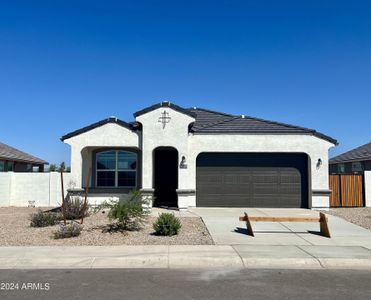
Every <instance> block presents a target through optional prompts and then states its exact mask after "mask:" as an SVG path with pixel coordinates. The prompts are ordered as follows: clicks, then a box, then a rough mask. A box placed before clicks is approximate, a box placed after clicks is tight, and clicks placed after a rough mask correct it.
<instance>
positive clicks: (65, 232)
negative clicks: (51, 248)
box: [54, 222, 82, 239]
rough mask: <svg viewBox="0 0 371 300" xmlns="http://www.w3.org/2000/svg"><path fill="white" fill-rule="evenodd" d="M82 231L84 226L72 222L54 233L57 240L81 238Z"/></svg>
mask: <svg viewBox="0 0 371 300" xmlns="http://www.w3.org/2000/svg"><path fill="white" fill-rule="evenodd" d="M81 230H82V225H80V224H79V223H76V222H71V223H68V224H66V225H64V224H61V225H60V227H59V230H58V231H56V232H54V238H55V239H65V238H70V237H74V236H79V235H80V233H81Z"/></svg>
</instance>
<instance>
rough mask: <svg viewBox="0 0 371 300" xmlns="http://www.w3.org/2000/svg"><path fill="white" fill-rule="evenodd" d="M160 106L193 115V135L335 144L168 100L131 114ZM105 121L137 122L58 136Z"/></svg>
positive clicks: (310, 131) (281, 125)
mask: <svg viewBox="0 0 371 300" xmlns="http://www.w3.org/2000/svg"><path fill="white" fill-rule="evenodd" d="M161 107H169V108H172V109H174V110H176V111H179V112H181V113H184V114H186V115H189V116H191V117H193V118H195V122H194V123H193V124H192V125H191V126H190V131H191V132H193V133H196V134H218V133H219V134H235V133H243V134H249V133H250V134H254V133H256V134H309V135H314V136H317V137H319V138H321V139H324V140H326V141H329V142H331V143H333V144H335V145H337V141H336V140H335V139H333V138H331V137H329V136H327V135H324V134H322V133H320V132H317V131H316V130H314V129H309V128H304V127H299V126H294V125H290V124H285V123H279V122H273V121H268V120H263V119H258V118H254V117H249V116H243V115H242V116H236V115H231V114H226V113H221V112H217V111H212V110H209V109H204V108H196V107H194V108H189V109H185V108H182V107H180V106H178V105H175V104H172V103H170V102H160V103H158V104H155V105H152V106H149V107H147V108H145V109H142V110H140V111H138V112H136V113H134V116H135V117H138V116H140V115H143V114H145V113H147V112H150V111H153V110H155V109H158V108H161ZM107 123H117V124H119V125H121V126H124V127H126V128H130V129H132V130H134V129H139V128H140V127H138V126H137V125H138V124H137V123H136V122H133V123H130V124H129V123H126V122H124V121H121V120H119V119H117V118H108V119H106V120H102V121H100V122H97V123H94V124H92V125H89V126H86V127H84V128H81V129H79V130H76V131H73V132H71V133H68V134H66V135H64V136H62V138H61V140H62V141H63V140H65V139H67V138H70V137H73V136H75V135H78V134H81V133H83V132H86V131H88V130H91V129H93V128H96V127H99V126H102V125H104V124H107Z"/></svg>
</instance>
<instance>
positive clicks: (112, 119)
mask: <svg viewBox="0 0 371 300" xmlns="http://www.w3.org/2000/svg"><path fill="white" fill-rule="evenodd" d="M108 123H115V124H118V125H120V126H122V127H125V128H128V129H130V130H135V123H126V122H125V121H122V120H120V119H118V118H116V117H109V118H107V119H104V120H101V121H98V122H96V123H93V124H91V125H88V126H85V127H83V128H80V129H78V130H75V131H72V132H70V133H67V134H65V135H64V136H62V137H61V140H62V141H64V140H66V139H69V138H71V137H73V136H76V135H79V134H81V133H84V132H87V131H89V130H92V129H94V128H97V127H100V126H102V125H105V124H108Z"/></svg>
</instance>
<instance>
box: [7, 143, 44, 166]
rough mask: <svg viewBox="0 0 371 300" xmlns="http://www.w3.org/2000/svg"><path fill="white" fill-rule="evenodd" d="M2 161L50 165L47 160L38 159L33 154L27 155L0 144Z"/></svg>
mask: <svg viewBox="0 0 371 300" xmlns="http://www.w3.org/2000/svg"><path fill="white" fill-rule="evenodd" d="M0 159H4V160H10V161H19V162H25V163H33V164H48V162H46V161H45V160H42V159H40V158H37V157H35V156H33V155H31V154H28V153H25V152H23V151H21V150H18V149H15V148H13V147H10V146H8V145H6V144H3V143H0Z"/></svg>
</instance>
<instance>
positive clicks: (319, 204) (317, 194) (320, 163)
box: [308, 149, 330, 208]
mask: <svg viewBox="0 0 371 300" xmlns="http://www.w3.org/2000/svg"><path fill="white" fill-rule="evenodd" d="M309 157H310V163H308V167H310V171H311V182H310V183H311V186H309V192H310V193H311V196H312V201H311V203H310V207H311V208H328V207H329V204H330V192H329V179H328V178H329V175H328V174H329V168H328V150H327V149H326V150H325V151H318V152H313V153H310V155H309Z"/></svg>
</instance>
